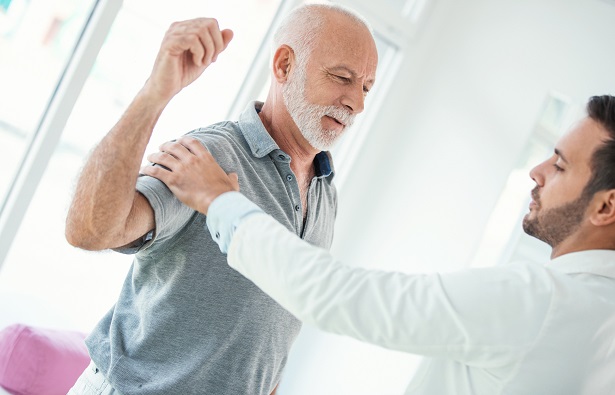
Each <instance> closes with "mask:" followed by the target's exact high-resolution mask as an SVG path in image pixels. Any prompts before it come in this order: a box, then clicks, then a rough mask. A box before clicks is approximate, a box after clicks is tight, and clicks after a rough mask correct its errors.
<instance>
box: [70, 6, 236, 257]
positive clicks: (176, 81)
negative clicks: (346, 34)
mask: <svg viewBox="0 0 615 395" xmlns="http://www.w3.org/2000/svg"><path fill="white" fill-rule="evenodd" d="M232 37H233V33H232V32H231V31H230V30H222V31H221V30H220V29H219V27H218V23H217V21H216V20H215V19H210V18H199V19H193V20H189V21H183V22H176V23H173V24H172V25H171V27H170V28H169V30H168V31H167V33H166V34H165V37H164V39H163V41H162V44H161V46H160V51H159V53H158V56H157V58H156V61H155V63H154V67H153V69H152V72H151V75H150V77H149V78H148V80H147V82H146V83H145V85H144V86H143V88H142V89H141V91H140V92H139V93H138V94H137V95H136V97H135V98H134V100H133V101H132V103H131V104H130V105H129V106H128V108H127V110H126V112H125V113H124V115H123V116H122V117H121V118H120V120H119V121H118V122H117V124H116V125H115V126H114V127H113V128H112V129H111V130H110V131H109V133H108V134H107V135H106V136H105V137H104V138H103V139H102V141H101V142H100V143H99V144H98V145H97V146H96V147H95V148H94V150H93V151H92V153H91V154H90V157H89V158H88V160H87V162H86V164H85V166H84V168H83V170H82V172H81V175H80V177H79V180H78V182H77V187H76V190H75V194H74V197H73V201H72V203H71V206H70V208H69V212H68V216H67V219H66V239H67V240H68V242H69V243H70V244H72V245H74V246H76V247H80V248H83V249H87V250H103V249H107V248H113V247H120V246H123V245H126V244H129V243H130V242H132V241H134V240H136V239H138V238H139V237H141V236H143V235H144V234H146V233H147V232H148V231H150V230H152V229H153V228H154V227H155V221H154V212H153V210H152V208H151V206H150V205H149V202H148V201H147V200H146V199H145V197H144V196H143V195H141V194H140V193H138V192H137V191H136V189H135V187H136V182H137V176H138V174H139V167H140V166H141V160H142V158H143V154H144V153H145V149H146V147H147V144H148V142H149V139H150V137H151V134H152V131H153V129H154V126H155V125H156V122H157V121H158V118H159V117H160V114H161V113H162V111H163V110H164V108H165V107H166V105H167V104H168V103H169V101H170V100H171V99H172V98H173V97H174V96H175V95H176V94H177V93H178V92H179V91H180V90H182V89H183V88H184V87H186V86H188V85H189V84H190V83H192V82H193V81H194V80H196V79H197V78H198V77H199V76H200V75H201V74H202V73H203V71H204V70H205V69H206V68H207V67H208V66H209V65H210V64H211V63H212V62H214V61H215V60H216V59H217V57H218V55H219V54H220V52H222V51H223V50H224V49H225V48H226V47H227V45H228V43H229V42H230V40H231V39H232Z"/></svg>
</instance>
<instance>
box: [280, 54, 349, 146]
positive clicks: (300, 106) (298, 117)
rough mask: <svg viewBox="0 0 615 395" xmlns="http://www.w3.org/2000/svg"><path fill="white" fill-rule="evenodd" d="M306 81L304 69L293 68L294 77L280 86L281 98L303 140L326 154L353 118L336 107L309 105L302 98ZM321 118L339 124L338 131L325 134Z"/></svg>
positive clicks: (302, 66)
mask: <svg viewBox="0 0 615 395" xmlns="http://www.w3.org/2000/svg"><path fill="white" fill-rule="evenodd" d="M306 79H307V75H306V67H305V65H299V64H298V65H297V68H296V69H295V75H294V76H293V77H292V78H289V80H288V82H287V83H286V84H284V85H283V86H282V98H283V99H284V104H285V105H286V108H287V110H288V113H289V114H290V116H291V117H292V119H293V121H295V124H296V125H297V127H298V128H299V131H300V132H301V134H302V135H303V137H304V138H305V139H306V140H307V142H308V143H310V145H311V146H312V147H314V148H315V149H317V150H320V151H328V150H330V149H331V148H332V147H333V145H334V144H335V142H336V141H337V140H338V139H339V138H340V136H341V135H342V133H343V132H344V131H345V130H346V129H347V128H349V127H350V126H351V125H352V123H353V122H354V118H355V115H354V114H352V113H350V112H348V111H346V110H344V109H342V108H339V107H337V106H321V105H318V104H312V103H309V102H308V101H307V99H306V97H305V93H304V90H305V82H306ZM325 115H327V116H329V117H331V118H334V119H336V120H338V121H340V122H342V123H343V124H344V125H345V126H344V128H343V129H342V130H340V131H338V130H329V129H325V128H324V127H323V126H322V123H321V120H322V117H324V116H325Z"/></svg>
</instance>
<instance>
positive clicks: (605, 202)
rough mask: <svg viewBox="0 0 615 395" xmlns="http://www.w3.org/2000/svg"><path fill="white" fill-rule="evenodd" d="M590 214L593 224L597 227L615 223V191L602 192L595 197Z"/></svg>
mask: <svg viewBox="0 0 615 395" xmlns="http://www.w3.org/2000/svg"><path fill="white" fill-rule="evenodd" d="M590 204H591V205H592V207H593V209H592V212H591V213H590V216H591V217H590V220H591V223H592V224H593V225H595V226H606V225H611V224H613V223H615V189H609V190H607V191H600V192H597V193H596V194H595V195H594V198H593V199H592V203H590Z"/></svg>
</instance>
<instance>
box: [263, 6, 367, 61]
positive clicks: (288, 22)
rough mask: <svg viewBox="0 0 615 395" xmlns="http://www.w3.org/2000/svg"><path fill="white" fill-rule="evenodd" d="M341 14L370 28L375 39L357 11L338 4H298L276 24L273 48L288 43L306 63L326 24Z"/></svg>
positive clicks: (347, 20)
mask: <svg viewBox="0 0 615 395" xmlns="http://www.w3.org/2000/svg"><path fill="white" fill-rule="evenodd" d="M340 18H342V20H345V22H346V23H350V24H353V25H355V26H356V27H358V28H362V29H363V30H365V31H367V32H369V35H370V36H371V38H372V40H373V35H372V33H371V28H370V26H369V24H368V23H367V21H366V20H365V19H364V18H363V17H362V16H361V15H359V14H357V13H356V12H354V11H352V10H350V9H348V8H345V7H343V6H340V5H336V4H305V5H302V6H299V7H297V8H295V9H294V10H293V11H292V12H291V13H290V14H288V15H287V16H286V18H284V20H283V21H282V23H281V24H280V26H279V27H278V28H277V30H276V32H275V34H274V36H273V46H274V50H275V49H276V48H279V47H280V46H281V45H288V46H289V47H290V48H292V49H293V51H294V52H295V57H296V58H297V62H298V63H299V64H305V61H306V59H307V58H308V56H309V55H310V53H311V52H312V50H313V49H314V46H315V45H316V44H317V42H318V40H319V38H320V36H321V35H322V33H324V32H325V28H326V27H327V26H328V25H331V24H334V23H336V21H339V20H340Z"/></svg>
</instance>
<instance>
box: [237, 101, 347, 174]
mask: <svg viewBox="0 0 615 395" xmlns="http://www.w3.org/2000/svg"><path fill="white" fill-rule="evenodd" d="M261 108H263V102H259V101H251V102H250V103H248V106H247V107H246V109H245V110H244V111H243V112H242V113H241V115H239V127H240V129H241V132H242V133H243V136H244V137H245V139H246V141H247V142H248V145H249V146H250V151H252V155H254V156H255V157H257V158H262V157H264V156H265V155H269V154H270V153H271V152H272V151H275V150H279V149H280V147H278V145H277V144H276V142H275V140H274V139H273V138H272V137H271V135H270V134H269V132H267V129H265V126H264V125H263V122H262V121H261V119H260V117H259V116H258V113H259V112H260V111H261ZM289 160H290V159H289ZM314 167H315V170H316V177H318V178H321V177H329V176H333V174H334V173H335V169H334V168H333V160H332V158H331V153H329V152H328V151H322V152H319V153H318V154H316V157H315V158H314Z"/></svg>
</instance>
